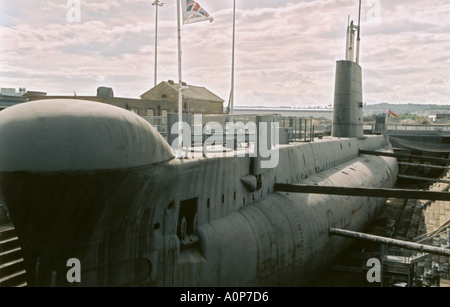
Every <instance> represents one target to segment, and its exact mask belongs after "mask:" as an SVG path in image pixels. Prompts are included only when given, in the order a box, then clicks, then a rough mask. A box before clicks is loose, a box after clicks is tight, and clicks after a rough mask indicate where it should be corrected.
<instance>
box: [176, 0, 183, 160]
mask: <svg viewBox="0 0 450 307" xmlns="http://www.w3.org/2000/svg"><path fill="white" fill-rule="evenodd" d="M180 20H181V16H180V0H177V32H178V85H179V87H178V150H179V152H180V155H181V151H182V148H181V146H182V125H181V124H182V121H183V95H182V92H181V90H182V89H181V85H182V81H181V80H182V75H181V21H180Z"/></svg>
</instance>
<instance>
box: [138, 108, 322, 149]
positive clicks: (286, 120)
mask: <svg viewBox="0 0 450 307" xmlns="http://www.w3.org/2000/svg"><path fill="white" fill-rule="evenodd" d="M143 118H144V119H145V120H146V121H147V122H149V123H150V124H151V125H152V126H154V127H155V128H156V129H157V130H158V132H159V133H160V134H161V135H162V136H163V137H165V138H166V140H168V141H169V143H170V142H171V141H173V135H172V134H171V131H170V130H172V128H171V126H172V125H174V124H176V123H177V122H178V115H177V114H168V116H167V117H165V116H164V117H163V116H144V117H143ZM183 122H184V123H187V124H188V125H189V127H190V129H191V135H192V136H194V135H197V134H198V132H199V131H201V133H202V139H203V140H204V139H205V138H207V137H209V136H211V135H212V134H215V135H220V134H222V135H223V137H224V140H226V139H227V138H229V137H230V136H231V137H232V138H233V135H234V138H235V140H236V139H237V138H239V136H241V137H242V136H244V138H245V140H246V142H248V140H254V139H255V133H256V131H257V130H256V129H257V126H258V125H257V124H256V123H262V122H266V123H267V128H268V129H270V128H271V123H274V122H277V123H278V124H279V129H278V132H279V141H280V143H281V144H286V143H288V142H311V141H313V140H314V129H315V127H314V126H313V123H312V119H311V118H300V117H292V116H290V117H283V116H280V115H278V114H274V115H262V116H258V115H253V114H252V115H228V114H217V115H192V114H183ZM169 126H170V127H169ZM258 128H259V127H258ZM169 129H170V130H169ZM220 129H221V130H222V133H220V132H218V131H217V130H220ZM324 130H326V129H324ZM192 140H194V137H192Z"/></svg>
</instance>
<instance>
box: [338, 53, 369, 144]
mask: <svg viewBox="0 0 450 307" xmlns="http://www.w3.org/2000/svg"><path fill="white" fill-rule="evenodd" d="M361 80H362V71H361V66H359V65H358V64H356V63H354V62H351V61H337V62H336V80H335V90H334V107H333V110H334V112H333V129H332V136H335V137H362V136H363V98H362V83H361Z"/></svg>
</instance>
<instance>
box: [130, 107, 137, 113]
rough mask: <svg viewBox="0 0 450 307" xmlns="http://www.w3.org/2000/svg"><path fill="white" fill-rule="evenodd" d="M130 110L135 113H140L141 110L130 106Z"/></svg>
mask: <svg viewBox="0 0 450 307" xmlns="http://www.w3.org/2000/svg"><path fill="white" fill-rule="evenodd" d="M130 111H131V112H133V113H134V114H139V110H138V109H137V108H130Z"/></svg>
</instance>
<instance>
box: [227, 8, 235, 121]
mask: <svg viewBox="0 0 450 307" xmlns="http://www.w3.org/2000/svg"><path fill="white" fill-rule="evenodd" d="M235 40H236V0H233V43H232V47H231V48H232V49H231V90H230V99H229V101H228V114H233V109H234V49H235V48H234V46H235Z"/></svg>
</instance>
